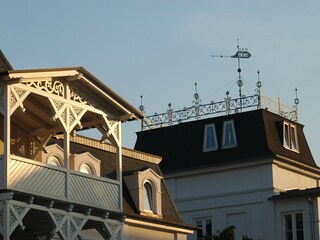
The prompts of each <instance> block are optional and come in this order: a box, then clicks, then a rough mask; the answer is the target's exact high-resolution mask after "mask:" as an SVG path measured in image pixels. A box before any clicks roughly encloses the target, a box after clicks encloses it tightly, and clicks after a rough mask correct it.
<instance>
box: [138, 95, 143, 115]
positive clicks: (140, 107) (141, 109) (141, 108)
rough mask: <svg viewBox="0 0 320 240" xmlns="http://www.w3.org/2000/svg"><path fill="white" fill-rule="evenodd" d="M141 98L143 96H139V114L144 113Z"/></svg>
mask: <svg viewBox="0 0 320 240" xmlns="http://www.w3.org/2000/svg"><path fill="white" fill-rule="evenodd" d="M142 98H143V96H142V94H141V96H140V106H139V109H140V111H141V112H144V106H143V104H142Z"/></svg>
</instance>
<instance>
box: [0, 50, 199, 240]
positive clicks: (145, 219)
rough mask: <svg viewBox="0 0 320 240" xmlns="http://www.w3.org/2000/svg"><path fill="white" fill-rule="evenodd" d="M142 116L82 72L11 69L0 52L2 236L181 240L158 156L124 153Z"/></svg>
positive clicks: (182, 231) (20, 239)
mask: <svg viewBox="0 0 320 240" xmlns="http://www.w3.org/2000/svg"><path fill="white" fill-rule="evenodd" d="M142 117H143V114H142V113H141V112H140V111H139V110H137V109H136V108H134V107H132V106H131V105H130V104H129V103H127V102H126V101H125V100H124V99H123V98H121V97H120V96H119V95H117V94H116V93H115V92H113V91H112V90H111V89H110V88H108V87H107V86H106V85H105V84H103V83H102V82H100V81H99V80H98V79H97V78H95V77H94V76H93V75H92V74H91V73H89V72H88V71H86V70H85V69H84V68H82V67H75V68H59V69H36V70H34V69H33V70H13V69H12V67H11V65H10V64H9V62H8V61H7V59H6V58H5V57H4V55H3V54H2V52H1V51H0V239H4V240H8V239H17V240H24V239H64V240H73V239H95V240H98V239H119V240H120V239H132V240H135V239H146V240H147V239H151V238H152V239H159V240H160V239H163V237H165V239H172V240H185V239H186V236H187V234H189V233H192V232H193V229H194V227H192V226H190V225H186V224H184V223H183V222H182V220H181V218H180V216H179V214H178V211H177V210H176V209H175V205H174V203H173V201H172V200H171V198H170V196H169V194H168V191H167V188H166V185H165V182H164V179H163V177H162V174H161V171H160V169H159V166H158V163H159V162H160V161H161V158H159V157H156V156H151V155H150V154H145V153H142V152H137V151H134V150H130V149H124V148H122V144H121V138H122V137H121V125H122V123H123V122H126V121H130V120H136V119H141V118H142ZM85 129H97V130H98V131H99V132H100V133H101V139H99V140H94V139H88V138H85V137H81V136H78V132H81V131H82V130H85Z"/></svg>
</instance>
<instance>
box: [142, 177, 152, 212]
mask: <svg viewBox="0 0 320 240" xmlns="http://www.w3.org/2000/svg"><path fill="white" fill-rule="evenodd" d="M143 196H144V198H143V200H144V210H145V211H151V212H153V194H152V186H151V184H150V183H149V182H146V183H145V184H144V185H143Z"/></svg>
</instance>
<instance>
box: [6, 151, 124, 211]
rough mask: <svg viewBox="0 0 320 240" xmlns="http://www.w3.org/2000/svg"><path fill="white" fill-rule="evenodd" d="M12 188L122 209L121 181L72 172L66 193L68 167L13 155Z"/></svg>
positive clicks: (53, 197) (80, 202) (117, 209)
mask: <svg viewBox="0 0 320 240" xmlns="http://www.w3.org/2000/svg"><path fill="white" fill-rule="evenodd" d="M10 162H11V164H10V182H9V184H10V187H9V188H10V189H12V190H17V191H22V192H26V193H30V194H35V195H38V196H44V197H50V198H52V199H57V200H64V201H65V200H68V201H71V202H75V203H79V204H83V205H88V206H92V207H100V208H105V209H107V210H113V211H119V210H120V206H119V205H120V200H119V199H120V183H119V182H118V181H115V180H112V179H108V178H101V177H96V176H92V175H88V174H81V173H79V172H76V171H70V182H69V191H70V194H69V196H67V191H66V174H67V170H66V169H65V168H60V167H55V166H51V165H48V164H44V163H41V162H37V161H32V160H29V159H24V158H21V157H17V156H11V161H10Z"/></svg>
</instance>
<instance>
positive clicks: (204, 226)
mask: <svg viewBox="0 0 320 240" xmlns="http://www.w3.org/2000/svg"><path fill="white" fill-rule="evenodd" d="M208 220H209V221H210V225H211V229H210V231H211V233H209V234H210V237H211V236H212V235H213V225H212V223H213V220H212V217H198V218H194V219H193V222H194V225H195V226H196V227H199V226H198V225H197V222H198V221H201V229H202V230H201V233H202V236H201V237H198V230H196V231H195V232H194V239H195V240H202V239H205V237H207V236H206V234H207V224H206V221H208Z"/></svg>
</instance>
